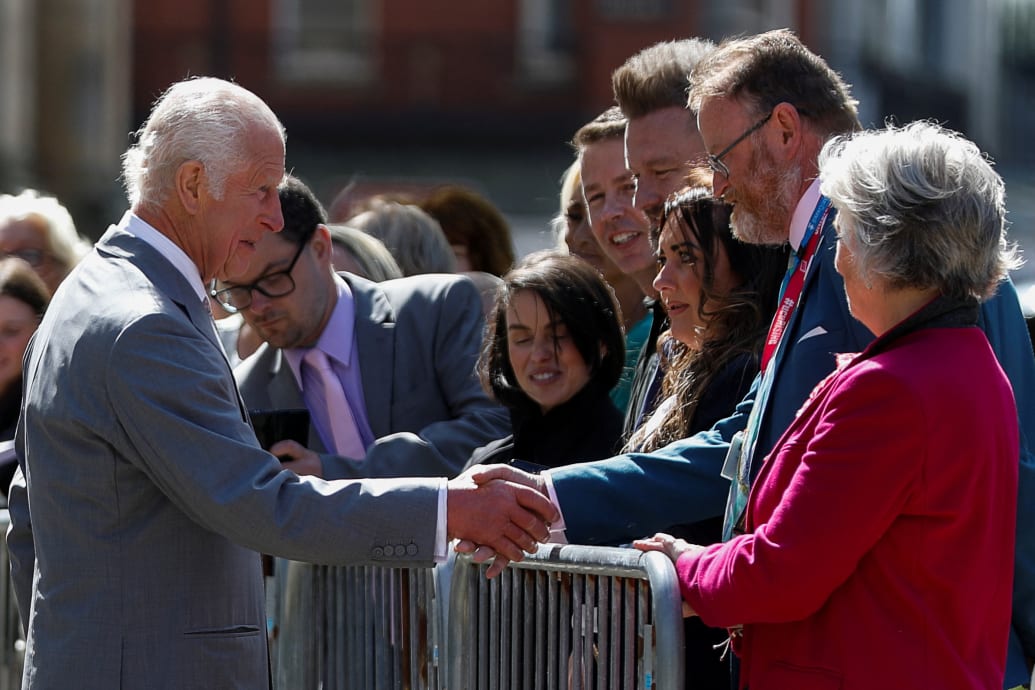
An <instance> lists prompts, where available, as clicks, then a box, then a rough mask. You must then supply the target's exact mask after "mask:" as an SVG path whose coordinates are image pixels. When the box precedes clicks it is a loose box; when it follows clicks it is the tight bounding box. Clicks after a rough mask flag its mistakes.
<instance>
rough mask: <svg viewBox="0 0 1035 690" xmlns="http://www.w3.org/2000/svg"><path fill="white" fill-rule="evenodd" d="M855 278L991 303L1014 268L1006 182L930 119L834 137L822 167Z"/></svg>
mask: <svg viewBox="0 0 1035 690" xmlns="http://www.w3.org/2000/svg"><path fill="white" fill-rule="evenodd" d="M819 165H820V184H821V190H822V192H823V194H825V195H826V196H827V197H829V198H830V200H831V203H832V204H833V206H834V207H835V208H836V209H837V211H838V214H839V216H838V218H839V222H838V232H839V233H842V234H844V233H847V234H848V235H849V237H847V238H846V239H847V241H848V242H849V244H850V246H851V247H852V250H853V253H854V256H855V261H856V263H857V265H858V266H859V269H860V274H861V276H862V277H863V278H864V279H865V278H866V277H867V276H880V277H881V278H883V280H884V281H886V282H887V283H888V284H889V285H890V286H891V287H893V288H903V287H916V288H931V287H936V288H938V289H939V290H940V291H941V292H942V294H944V295H947V296H950V297H955V298H966V297H967V296H970V297H974V298H976V299H979V300H984V299H987V298H989V297H991V296H992V295H993V294H994V293H995V290H996V285H997V284H998V283H999V281H1000V280H1002V279H1003V278H1005V277H1006V275H1007V272H1008V271H1010V270H1012V269H1014V268H1016V267H1017V266H1018V265H1020V258H1019V255H1018V251H1017V248H1016V246H1015V245H1013V244H1012V243H1009V242H1007V239H1006V192H1005V186H1004V184H1003V180H1002V178H1001V177H1000V176H999V174H998V173H996V172H995V170H993V168H992V164H991V163H990V162H989V160H988V159H987V158H986V157H985V156H984V155H983V154H982V153H981V151H980V150H979V149H978V147H977V146H976V145H975V144H974V143H973V142H971V141H969V140H967V139H965V138H964V137H963V136H962V135H960V134H958V133H957V132H953V131H951V130H948V129H945V128H944V127H942V126H940V125H938V124H936V123H933V122H926V121H919V122H914V123H911V124H908V125H906V126H904V127H897V126H894V125H888V126H887V127H885V128H884V129H881V130H875V131H866V132H860V133H856V134H854V135H849V136H843V137H838V138H835V139H833V140H831V141H830V142H828V143H827V144H826V146H824V148H823V151H822V153H821V154H820V159H819Z"/></svg>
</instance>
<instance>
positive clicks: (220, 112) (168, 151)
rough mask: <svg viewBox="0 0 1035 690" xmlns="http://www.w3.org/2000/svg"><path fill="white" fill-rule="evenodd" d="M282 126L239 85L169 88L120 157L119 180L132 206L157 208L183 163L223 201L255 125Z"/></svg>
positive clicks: (193, 83) (205, 82)
mask: <svg viewBox="0 0 1035 690" xmlns="http://www.w3.org/2000/svg"><path fill="white" fill-rule="evenodd" d="M263 123H264V124H266V125H267V126H270V127H271V128H276V130H277V131H279V132H280V135H281V138H282V139H284V138H285V134H284V126H283V125H282V124H281V123H280V121H279V120H278V119H277V117H276V115H274V114H273V111H272V110H270V108H269V106H267V105H266V104H265V103H264V102H263V101H262V99H260V98H259V97H258V96H256V95H255V94H253V93H252V92H251V91H248V90H247V89H245V88H243V87H241V86H238V85H237V84H234V83H231V82H228V81H224V80H222V79H216V78H213V77H198V78H193V79H187V80H185V81H181V82H178V83H176V84H173V85H172V86H170V87H169V88H168V89H167V90H166V91H165V93H163V94H162V95H161V96H160V97H159V98H158V100H157V101H156V102H155V104H154V107H153V108H152V110H151V114H150V116H149V117H148V118H147V121H146V122H145V123H144V125H143V126H142V127H141V128H140V130H139V131H138V132H137V141H136V143H135V144H133V145H132V146H130V148H129V150H127V151H126V153H125V154H123V156H122V177H123V182H124V184H125V187H126V196H127V198H128V199H129V204H130V207H136V206H138V205H143V206H151V207H158V206H161V205H162V203H164V202H165V201H166V199H167V196H168V194H169V193H170V191H171V190H172V189H173V187H174V185H175V175H176V171H177V170H178V169H179V167H180V166H181V165H183V164H184V163H185V162H187V161H191V160H196V161H199V162H200V163H201V164H202V165H203V166H204V168H205V175H206V178H207V179H208V185H209V189H208V191H209V192H210V193H211V194H212V195H213V196H214V197H216V198H217V199H221V198H222V197H223V192H224V190H225V187H226V180H227V178H228V177H229V176H230V174H231V173H233V172H234V171H236V170H239V169H241V168H242V167H243V165H244V164H245V163H246V161H247V160H248V157H249V154H250V153H251V152H250V151H249V150H248V135H249V133H251V132H252V131H253V128H254V127H255V125H257V124H263Z"/></svg>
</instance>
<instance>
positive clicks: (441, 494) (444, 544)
mask: <svg viewBox="0 0 1035 690" xmlns="http://www.w3.org/2000/svg"><path fill="white" fill-rule="evenodd" d="M446 486H447V483H446V480H445V479H442V480H441V483H440V484H439V486H438V513H437V515H436V516H435V562H436V563H445V562H446V561H447V560H449V540H448V539H446V498H447V497H448V496H449V491H448V490H447V488H446Z"/></svg>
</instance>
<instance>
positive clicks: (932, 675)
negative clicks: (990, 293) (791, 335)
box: [677, 328, 1018, 690]
mask: <svg viewBox="0 0 1035 690" xmlns="http://www.w3.org/2000/svg"><path fill="white" fill-rule="evenodd" d="M878 342H880V341H878ZM872 350H874V346H871V348H870V349H868V350H867V351H866V352H864V353H862V354H861V355H859V356H858V357H856V358H855V359H854V360H853V361H852V362H851V363H850V364H849V365H848V366H846V367H845V368H843V369H841V370H840V371H839V372H836V373H835V374H832V375H831V376H830V377H829V378H828V379H827V380H825V381H824V382H821V383H820V384H819V385H818V386H817V387H816V389H815V390H814V391H813V394H812V396H811V397H810V398H809V400H808V401H807V402H806V403H805V405H804V406H803V407H802V409H801V410H799V412H798V416H797V417H796V419H795V420H794V422H793V423H792V424H791V426H790V428H789V429H788V430H787V431H786V432H785V433H784V435H783V436H782V438H781V439H780V441H779V442H778V443H777V445H776V446H775V449H774V450H773V452H772V453H771V454H770V455H769V456H768V457H767V458H766V461H765V464H764V465H763V467H762V469H761V471H760V474H759V476H758V478H757V480H756V481H755V483H754V485H753V489H752V493H751V496H750V498H749V504H748V508H747V512H746V523H745V526H746V528H747V533H746V534H744V535H741V536H738V537H735V538H734V539H733V540H731V541H729V542H727V543H725V544H716V545H714V546H712V547H710V548H708V550H707V551H705V552H704V553H702V554H700V555H699V556H697V557H693V556H690V555H689V554H686V555H684V556H683V558H681V559H680V560H679V562H678V564H677V569H678V572H679V577H680V581H681V585H682V590H683V596H684V597H685V598H686V600H687V601H688V602H689V603H690V605H691V606H692V607H693V608H694V610H695V611H697V612H698V614H699V615H700V616H701V618H702V620H703V621H704V622H705V623H707V624H708V625H712V626H723V627H732V626H737V625H741V624H742V625H743V636H742V637H735V638H734V649H735V651H736V652H737V653H738V655H739V656H740V657H741V687H742V688H745V687H750V689H751V690H767V689H770V688H774V689H775V688H779V689H784V688H794V689H795V690H819V689H827V688H830V689H833V688H839V689H841V690H853V689H856V688H858V689H860V690H874V689H876V688H939V689H941V690H952V689H954V688H960V689H961V690H963V689H964V688H965V689H966V690H974V689H975V688H988V689H989V690H992V689H993V688H995V689H996V690H998V689H999V688H1001V687H1002V677H1003V669H1004V664H1005V658H1006V644H1007V635H1008V631H1009V626H1010V590H1011V584H1012V575H1013V541H1014V536H1013V535H1014V519H1015V511H1016V496H1017V453H1018V431H1017V412H1016V409H1015V406H1014V400H1013V393H1012V391H1011V389H1010V385H1009V383H1008V381H1007V379H1006V377H1005V375H1004V374H1003V372H1002V370H1001V369H1000V368H999V364H998V363H997V361H996V359H995V356H994V354H993V352H992V350H991V348H990V347H989V345H988V342H987V340H986V339H985V336H984V334H983V333H982V332H981V331H980V330H979V329H977V328H927V329H922V330H916V331H914V332H912V333H909V334H907V335H904V336H902V337H900V338H898V339H896V340H893V341H890V342H888V343H885V344H884V346H883V347H882V348H880V349H878V350H877V351H876V352H871V351H872ZM687 672H688V677H691V676H692V673H693V671H692V669H688V670H687Z"/></svg>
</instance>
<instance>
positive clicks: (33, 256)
mask: <svg viewBox="0 0 1035 690" xmlns="http://www.w3.org/2000/svg"><path fill="white" fill-rule="evenodd" d="M8 257H14V258H16V259H21V260H22V261H24V262H25V263H27V264H29V265H30V266H32V267H33V268H40V267H42V266H43V264H45V263H47V259H49V258H50V254H48V253H47V252H45V251H43V250H42V249H15V250H14V251H13V252H0V259H6V258H8Z"/></svg>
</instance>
